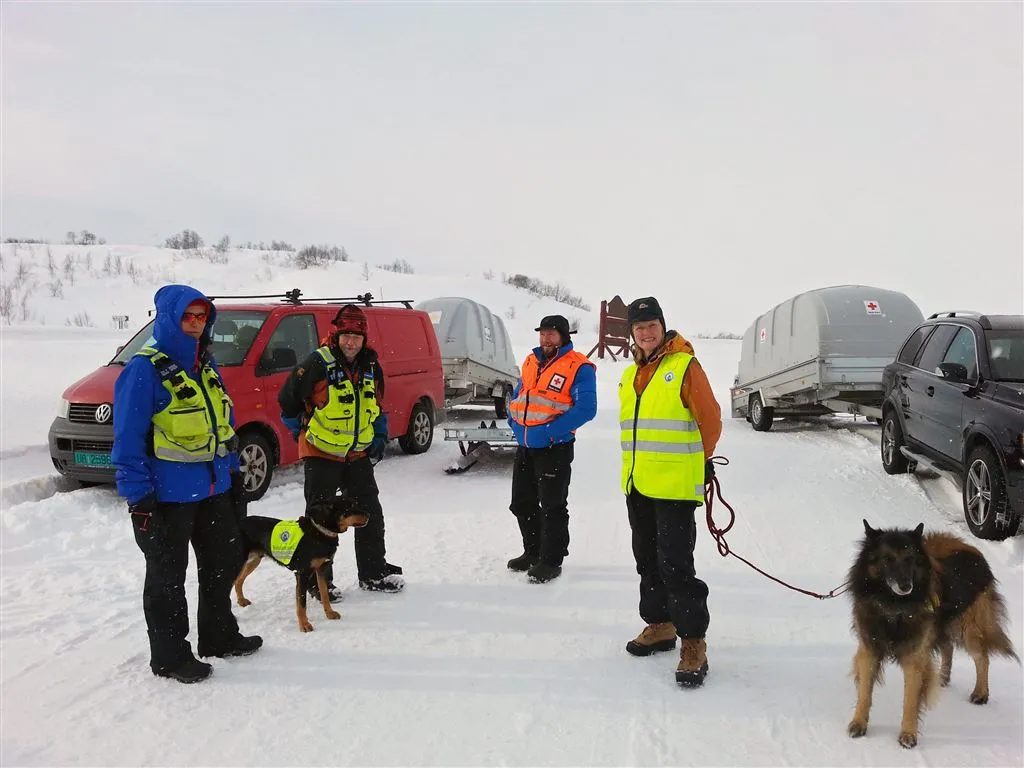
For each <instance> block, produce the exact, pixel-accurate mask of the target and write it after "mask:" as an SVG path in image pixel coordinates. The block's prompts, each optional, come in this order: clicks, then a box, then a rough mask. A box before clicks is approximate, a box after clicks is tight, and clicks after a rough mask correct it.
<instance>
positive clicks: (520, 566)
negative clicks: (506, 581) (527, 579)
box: [508, 552, 537, 573]
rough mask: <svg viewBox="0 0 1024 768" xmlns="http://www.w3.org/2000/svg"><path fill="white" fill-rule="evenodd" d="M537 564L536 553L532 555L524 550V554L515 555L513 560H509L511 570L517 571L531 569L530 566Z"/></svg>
mask: <svg viewBox="0 0 1024 768" xmlns="http://www.w3.org/2000/svg"><path fill="white" fill-rule="evenodd" d="M536 564H537V556H536V555H530V554H527V553H526V552H523V554H521V555H520V556H519V557H513V558H512V559H511V560H509V561H508V569H509V570H510V571H516V572H517V573H521V572H523V571H528V570H530V568H532V567H533V566H535V565H536Z"/></svg>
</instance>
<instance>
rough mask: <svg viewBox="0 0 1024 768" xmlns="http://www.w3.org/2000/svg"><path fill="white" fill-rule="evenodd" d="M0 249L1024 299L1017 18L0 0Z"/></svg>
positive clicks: (967, 6) (999, 14)
mask: <svg viewBox="0 0 1024 768" xmlns="http://www.w3.org/2000/svg"><path fill="white" fill-rule="evenodd" d="M0 15H2V19H0V22H2V23H0V27H2V40H0V43H2V49H3V52H2V54H0V55H2V57H3V58H2V76H3V79H2V89H3V90H2V106H3V125H2V152H3V170H2V230H3V232H2V234H3V236H4V237H5V238H6V237H12V236H20V237H44V238H50V239H54V240H59V239H60V238H62V237H63V236H64V233H65V232H66V231H67V230H80V229H83V228H86V229H89V230H91V231H93V232H96V233H97V234H99V235H101V236H103V237H105V238H106V239H107V240H108V241H110V242H120V243H139V244H156V243H159V242H162V241H163V239H164V238H165V237H167V236H168V235H169V234H172V233H174V232H178V231H180V230H181V229H183V228H186V227H188V228H192V229H195V230H197V231H199V232H200V233H201V234H203V235H204V236H205V238H206V240H207V241H216V240H218V239H219V238H220V237H221V235H223V234H228V235H229V236H230V237H231V238H232V239H233V240H234V241H235V242H244V241H248V240H254V241H259V240H265V241H268V242H269V241H270V240H271V239H283V240H286V241H288V242H291V243H293V244H296V245H303V244H308V243H335V244H338V245H344V246H345V248H346V250H347V251H348V252H349V253H350V254H352V256H353V258H355V259H357V260H365V261H368V262H370V263H374V264H380V263H389V262H392V261H394V260H395V259H405V260H406V261H408V262H409V263H410V264H412V265H413V266H414V268H416V269H417V270H418V271H422V272H427V271H438V272H442V271H449V270H451V269H453V268H455V269H460V270H464V271H465V272H473V273H479V272H482V271H484V270H488V269H490V270H494V271H495V272H498V273H515V272H521V273H524V274H528V275H530V276H533V277H537V278H540V279H542V280H545V281H547V282H550V283H556V282H559V283H562V284H563V285H565V286H566V287H567V288H568V289H569V290H570V291H571V292H573V293H576V294H578V295H580V296H581V297H582V298H584V300H585V301H587V302H588V303H590V304H592V305H597V304H599V303H600V300H601V299H602V298H610V297H611V296H613V295H615V294H617V293H618V294H621V295H622V296H623V298H625V299H626V300H627V301H628V300H630V299H632V298H636V297H637V296H643V295H652V294H653V295H656V296H658V297H659V299H660V300H661V301H662V304H663V306H664V307H665V309H666V313H667V315H668V322H669V325H670V326H676V327H679V328H680V330H684V331H688V332H695V331H701V330H703V331H730V332H742V331H743V330H744V328H746V327H747V326H748V325H749V324H751V323H752V322H753V321H754V319H755V318H756V317H757V315H759V314H760V313H762V312H764V311H766V310H768V309H769V308H771V307H772V306H773V305H775V304H777V303H779V302H781V301H784V300H785V299H787V298H789V297H790V296H792V295H795V294H796V293H799V292H801V291H804V290H808V289H812V288H817V287H823V286H827V285H835V284H843V283H860V284H867V285H874V286H878V287H882V288H887V289H892V290H899V291H903V292H905V293H907V294H908V295H909V296H910V297H911V298H912V299H914V301H915V302H917V304H918V306H919V307H920V308H921V310H922V312H924V314H926V315H927V314H930V313H932V312H935V311H939V310H945V309H951V308H956V309H963V308H968V309H977V310H981V311H986V312H991V313H1020V312H1024V255H1022V254H1024V213H1022V211H1024V191H1022V188H1024V171H1022V166H1024V159H1022V134H1024V117H1022V115H1024V107H1022V99H1024V54H1022V47H1024V44H1022V22H1024V10H1022V5H1021V4H1020V3H985V2H972V3H895V2H894V3H757V4H753V3H717V4H710V3H646V4H633V5H626V4H617V3H543V4H542V3H519V4H511V3H491V4H484V3H351V4H340V3H299V2H296V3H287V4H286V3H170V4H164V3H161V4H155V3H154V4H132V3H88V4H86V3H74V4H71V3H44V2H31V3H27V2H5V3H3V4H2V5H0Z"/></svg>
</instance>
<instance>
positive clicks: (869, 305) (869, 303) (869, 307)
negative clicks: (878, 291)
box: [868, 301, 878, 312]
mask: <svg viewBox="0 0 1024 768" xmlns="http://www.w3.org/2000/svg"><path fill="white" fill-rule="evenodd" d="M868 309H870V310H871V311H872V312H874V311H875V310H876V309H878V305H877V304H875V302H873V301H869V302H868Z"/></svg>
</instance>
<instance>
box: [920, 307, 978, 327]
mask: <svg viewBox="0 0 1024 768" xmlns="http://www.w3.org/2000/svg"><path fill="white" fill-rule="evenodd" d="M939 317H969V318H971V319H972V320H977V321H978V324H979V325H980V326H981V327H982V328H984V329H986V330H992V321H991V320H989V319H988V317H987V316H986V315H983V314H981V312H975V311H974V310H973V309H952V310H949V311H948V312H936V313H935V314H933V315H929V316H928V319H929V320H935V319H936V318H939Z"/></svg>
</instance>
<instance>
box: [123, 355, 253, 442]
mask: <svg viewBox="0 0 1024 768" xmlns="http://www.w3.org/2000/svg"><path fill="white" fill-rule="evenodd" d="M137 354H139V355H141V356H143V357H146V358H149V361H150V362H151V363H152V364H153V367H154V368H156V372H157V374H158V375H159V376H160V383H161V384H163V387H164V389H166V390H167V392H168V393H169V394H170V396H171V401H170V402H169V403H168V404H167V406H166V407H165V408H164V409H163V410H161V411H159V412H157V413H155V414H153V455H154V456H155V457H156V458H158V459H163V460H164V461H182V462H203V461H212V460H213V457H214V456H227V455H228V453H230V450H231V440H232V438H234V436H235V430H234V429H233V428H232V427H231V408H232V406H233V405H234V403H232V401H231V398H230V397H229V396H228V393H227V391H226V390H225V389H224V382H223V381H221V378H220V376H219V375H218V374H217V371H216V369H215V368H214V367H213V366H212V365H210V364H209V362H204V363H203V367H202V369H201V370H200V371H199V383H197V382H196V381H195V380H194V379H193V378H192V377H191V376H189V375H188V374H187V373H186V372H185V370H184V369H183V368H182V367H181V366H180V365H178V364H177V363H176V362H174V361H173V360H171V358H169V357H168V356H167V355H166V354H164V353H163V352H160V351H159V350H157V349H154V348H153V347H144V348H143V349H141V350H140V351H139V352H138V353H137Z"/></svg>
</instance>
